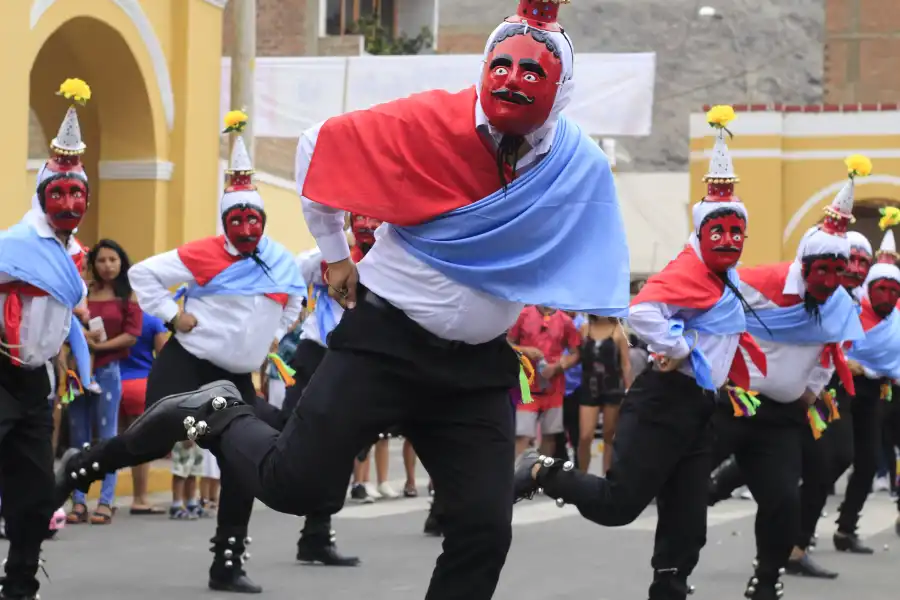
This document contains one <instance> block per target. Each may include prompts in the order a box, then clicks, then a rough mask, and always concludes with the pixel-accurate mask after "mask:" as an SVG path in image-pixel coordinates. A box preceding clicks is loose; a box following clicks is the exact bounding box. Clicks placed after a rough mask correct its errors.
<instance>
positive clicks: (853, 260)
mask: <svg viewBox="0 0 900 600" xmlns="http://www.w3.org/2000/svg"><path fill="white" fill-rule="evenodd" d="M871 267H872V255H871V254H869V253H868V252H866V251H865V250H863V249H862V248H851V249H850V260H848V261H847V268H846V270H845V271H844V277H843V279H842V280H841V285H843V286H844V287H845V288H847V291H850V290H853V289H856V288H858V287H859V286H861V285H862V283H863V281H865V280H866V276H867V275H868V274H869V269H870V268H871Z"/></svg>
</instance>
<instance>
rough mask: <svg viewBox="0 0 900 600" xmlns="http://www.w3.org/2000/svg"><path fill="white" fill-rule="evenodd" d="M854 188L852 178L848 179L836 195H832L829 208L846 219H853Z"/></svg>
mask: <svg viewBox="0 0 900 600" xmlns="http://www.w3.org/2000/svg"><path fill="white" fill-rule="evenodd" d="M854 188H855V185H854V183H853V180H852V179H848V180H847V183H845V184H844V187H842V188H841V191H839V192H838V193H837V196H835V197H834V200H832V201H831V206H829V208H830V209H831V210H832V211H834V212H835V213H837V214H838V215H840V216H842V217H844V218H846V219H853V199H854V193H853V192H854V191H855V190H854Z"/></svg>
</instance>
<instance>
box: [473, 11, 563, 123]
mask: <svg viewBox="0 0 900 600" xmlns="http://www.w3.org/2000/svg"><path fill="white" fill-rule="evenodd" d="M562 70H563V64H562V54H561V51H560V49H559V48H558V47H557V44H556V41H555V40H554V39H553V38H552V37H551V36H550V34H549V33H547V32H545V31H541V30H539V29H527V30H526V29H525V28H524V27H523V26H521V25H515V26H510V27H509V28H508V29H506V30H504V31H503V32H501V33H500V34H499V35H498V36H497V38H496V39H495V40H494V42H493V44H492V45H491V48H490V51H489V52H488V55H487V59H486V60H485V64H484V71H483V72H482V75H481V91H480V100H481V108H482V109H483V110H484V114H485V115H486V116H487V118H488V121H489V122H490V124H491V125H493V126H494V127H495V128H496V129H497V130H498V131H500V132H501V133H504V134H508V135H526V134H528V133H531V132H533V131H535V130H536V129H538V128H539V127H540V126H541V125H543V124H544V123H545V122H546V121H547V119H548V117H549V116H550V112H551V111H552V110H553V103H554V102H555V101H556V92H557V90H558V89H559V83H560V80H561V76H562Z"/></svg>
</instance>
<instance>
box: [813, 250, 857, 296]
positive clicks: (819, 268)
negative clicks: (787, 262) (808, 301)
mask: <svg viewBox="0 0 900 600" xmlns="http://www.w3.org/2000/svg"><path fill="white" fill-rule="evenodd" d="M846 270H847V259H846V258H844V257H842V256H837V255H823V256H808V257H806V258H804V259H803V279H804V281H806V291H807V293H808V294H809V295H810V296H811V297H812V298H814V299H815V300H816V302H818V303H820V304H822V303H824V302H826V301H827V300H828V299H829V298H830V297H831V294H833V293H834V292H835V290H837V288H838V286H839V285H841V283H842V282H843V281H844V276H845V272H846Z"/></svg>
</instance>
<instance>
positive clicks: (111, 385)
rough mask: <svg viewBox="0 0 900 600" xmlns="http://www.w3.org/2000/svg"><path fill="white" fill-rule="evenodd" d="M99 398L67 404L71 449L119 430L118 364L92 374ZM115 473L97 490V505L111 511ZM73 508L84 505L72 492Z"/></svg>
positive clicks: (92, 396) (80, 495)
mask: <svg viewBox="0 0 900 600" xmlns="http://www.w3.org/2000/svg"><path fill="white" fill-rule="evenodd" d="M94 378H95V379H96V380H97V385H99V386H100V389H101V390H103V392H102V393H101V394H99V395H98V394H91V393H87V394H85V395H83V396H79V397H77V398H75V399H74V400H73V401H72V403H71V404H69V440H70V443H71V445H72V447H74V448H81V447H82V446H83V445H84V444H87V443H90V442H91V440H92V439H93V437H92V433H93V436H94V437H96V439H98V440H107V439H109V438H111V437H115V435H116V433H118V426H119V404H120V402H121V400H122V376H121V374H120V373H119V363H118V362H114V363H112V364H108V365H105V366H102V367H100V368H99V369H97V370H96V371H94ZM116 479H117V474H116V473H110V474H109V475H107V476H106V477H105V478H104V479H103V485H102V487H101V488H100V502H99V503H100V504H105V505H107V506H109V507H112V503H113V500H114V499H115V496H116ZM72 500H73V502H74V503H75V504H84V500H85V498H84V494H83V493H82V492H79V491H76V492H75V493H74V494H73V495H72Z"/></svg>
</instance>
